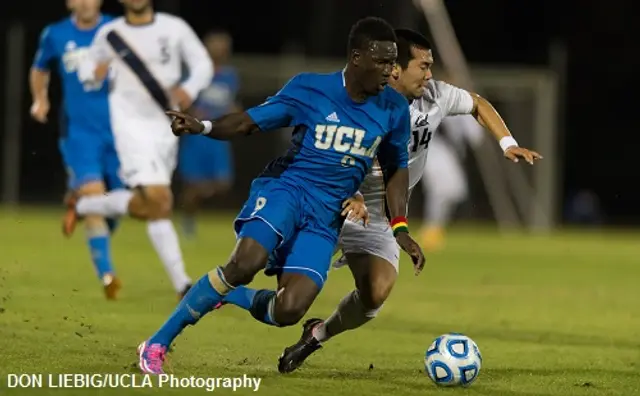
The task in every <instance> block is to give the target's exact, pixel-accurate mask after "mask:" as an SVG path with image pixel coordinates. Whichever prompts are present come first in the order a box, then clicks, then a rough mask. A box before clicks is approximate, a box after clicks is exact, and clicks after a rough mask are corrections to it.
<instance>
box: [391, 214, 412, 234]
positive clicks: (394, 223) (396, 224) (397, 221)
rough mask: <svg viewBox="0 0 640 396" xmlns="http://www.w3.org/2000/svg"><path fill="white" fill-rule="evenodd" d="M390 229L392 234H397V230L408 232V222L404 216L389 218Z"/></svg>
mask: <svg viewBox="0 0 640 396" xmlns="http://www.w3.org/2000/svg"><path fill="white" fill-rule="evenodd" d="M391 229H392V230H393V235H394V236H396V235H398V233H399V232H407V233H408V232H409V222H408V221H407V218H406V217H404V216H398V217H394V218H393V219H391Z"/></svg>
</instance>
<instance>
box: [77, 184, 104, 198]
mask: <svg viewBox="0 0 640 396" xmlns="http://www.w3.org/2000/svg"><path fill="white" fill-rule="evenodd" d="M105 191H106V189H105V186H104V183H103V182H101V181H93V182H89V183H86V184H84V185H82V186H81V187H80V188H78V190H77V193H78V195H80V196H87V195H98V194H104V193H105Z"/></svg>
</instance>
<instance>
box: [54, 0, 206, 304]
mask: <svg viewBox="0 0 640 396" xmlns="http://www.w3.org/2000/svg"><path fill="white" fill-rule="evenodd" d="M121 2H122V4H123V5H124V9H125V13H124V16H123V17H120V18H117V19H115V20H114V21H112V22H110V23H108V24H106V25H104V26H103V27H102V28H101V29H100V30H99V31H98V33H97V34H96V37H95V39H94V42H93V44H92V46H91V50H90V56H89V59H87V60H86V61H85V62H84V63H83V65H82V67H81V70H80V72H79V76H80V79H81V80H83V81H101V80H103V79H105V78H109V79H110V85H111V92H110V95H109V105H110V108H111V124H112V128H113V134H114V138H115V145H116V150H117V152H118V157H119V158H120V163H121V171H122V176H123V178H124V180H125V183H126V184H127V186H128V187H129V188H130V189H128V190H118V191H113V192H110V193H107V194H105V195H102V196H91V197H82V198H79V199H77V200H71V202H70V204H69V208H68V210H67V213H66V215H65V218H64V222H63V231H64V232H65V234H71V233H72V232H73V230H74V228H75V225H76V222H77V221H78V219H79V218H81V217H82V216H86V215H90V214H99V215H102V216H105V217H119V216H123V215H129V216H131V217H133V218H137V219H141V220H145V221H147V231H148V235H149V238H150V239H151V242H152V244H153V246H154V248H155V250H156V252H157V253H158V256H159V257H160V260H161V261H162V263H163V264H164V267H165V269H166V271H167V272H168V274H169V277H170V278H171V281H172V284H173V287H174V289H175V290H176V292H177V293H178V295H179V297H182V296H183V295H184V294H185V293H186V291H187V290H188V289H189V288H190V285H191V279H190V278H189V276H188V275H187V273H186V271H185V268H184V262H183V259H182V252H181V249H180V245H179V241H178V236H177V234H176V231H175V229H174V226H173V223H172V222H171V220H170V219H171V214H172V207H173V196H172V193H171V178H172V174H173V171H174V169H175V166H176V162H177V152H178V138H177V137H175V136H174V135H173V133H172V132H171V127H170V122H169V121H170V120H169V119H168V117H167V116H166V114H165V111H167V110H169V109H178V108H180V109H182V110H184V109H187V108H189V106H191V103H192V102H193V100H194V99H195V98H196V97H197V96H198V94H199V93H200V91H202V90H203V89H204V88H206V87H207V86H208V85H209V83H210V82H211V78H212V77H213V63H212V62H211V58H210V57H209V55H208V53H207V50H206V49H205V47H204V45H203V44H202V42H201V41H200V39H199V38H198V37H197V36H196V34H195V33H194V31H193V30H192V29H191V27H190V26H189V25H188V24H187V23H186V22H185V21H184V20H182V19H180V18H178V17H176V16H173V15H169V14H165V13H160V12H155V11H154V9H153V6H152V4H151V2H150V1H149V0H121ZM182 62H184V63H185V64H186V65H187V66H188V69H189V74H188V78H187V79H186V81H184V82H182V83H181V77H182V75H183V74H182Z"/></svg>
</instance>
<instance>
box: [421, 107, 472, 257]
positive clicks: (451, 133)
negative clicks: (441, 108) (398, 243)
mask: <svg viewBox="0 0 640 396" xmlns="http://www.w3.org/2000/svg"><path fill="white" fill-rule="evenodd" d="M484 137H485V134H484V130H483V128H482V126H481V125H480V124H479V123H478V122H477V121H476V120H475V119H474V118H473V116H471V115H462V116H456V117H447V118H445V119H443V120H442V124H440V128H438V130H437V131H436V133H435V135H434V136H433V138H432V139H431V143H430V144H429V156H428V157H427V163H426V165H425V167H424V175H423V176H422V190H423V192H424V196H425V200H424V211H423V219H424V220H423V223H422V224H423V229H422V231H421V232H420V242H421V243H422V247H423V249H425V250H426V251H429V252H433V251H437V250H440V249H442V248H444V242H445V230H446V228H447V226H448V225H449V222H450V221H451V217H452V216H453V214H454V212H455V210H456V207H457V206H458V205H459V204H460V203H462V202H463V201H464V200H465V199H467V196H468V194H469V187H468V182H467V175H466V171H465V169H464V166H463V162H464V158H465V155H466V152H467V147H468V146H470V147H478V146H479V145H480V144H481V143H482V141H483V140H484Z"/></svg>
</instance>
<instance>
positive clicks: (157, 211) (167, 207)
mask: <svg viewBox="0 0 640 396" xmlns="http://www.w3.org/2000/svg"><path fill="white" fill-rule="evenodd" d="M139 194H140V195H141V197H142V201H143V202H144V205H143V206H144V209H143V211H144V212H146V218H147V219H149V220H156V219H166V218H168V217H170V216H171V212H172V208H173V194H172V193H171V190H170V189H169V187H167V186H148V187H143V188H141V189H140V190H139Z"/></svg>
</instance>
